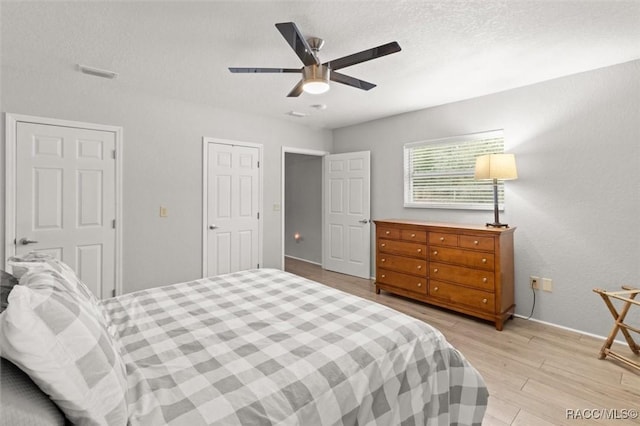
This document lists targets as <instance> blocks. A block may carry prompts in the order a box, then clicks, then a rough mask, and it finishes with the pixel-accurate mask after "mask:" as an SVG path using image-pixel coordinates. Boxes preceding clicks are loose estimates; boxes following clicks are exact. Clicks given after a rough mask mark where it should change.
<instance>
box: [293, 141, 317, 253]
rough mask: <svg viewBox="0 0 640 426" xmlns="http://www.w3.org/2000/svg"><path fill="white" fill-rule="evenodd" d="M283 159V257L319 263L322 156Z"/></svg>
mask: <svg viewBox="0 0 640 426" xmlns="http://www.w3.org/2000/svg"><path fill="white" fill-rule="evenodd" d="M285 156H286V157H285V182H286V184H285V196H284V199H285V236H284V241H285V243H284V245H285V254H286V255H287V256H292V257H296V258H298V259H304V260H308V261H310V262H314V263H322V157H320V156H315V155H304V154H294V153H287V154H285ZM296 232H298V233H299V234H300V236H301V238H300V239H299V240H298V241H295V240H294V238H293V235H294V234H295V233H296Z"/></svg>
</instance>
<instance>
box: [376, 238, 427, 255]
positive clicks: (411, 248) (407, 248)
mask: <svg viewBox="0 0 640 426" xmlns="http://www.w3.org/2000/svg"><path fill="white" fill-rule="evenodd" d="M378 250H380V252H381V253H391V254H399V255H404V256H412V257H419V258H422V259H426V258H427V246H426V245H425V244H419V243H408V242H406V241H396V240H383V239H380V240H378Z"/></svg>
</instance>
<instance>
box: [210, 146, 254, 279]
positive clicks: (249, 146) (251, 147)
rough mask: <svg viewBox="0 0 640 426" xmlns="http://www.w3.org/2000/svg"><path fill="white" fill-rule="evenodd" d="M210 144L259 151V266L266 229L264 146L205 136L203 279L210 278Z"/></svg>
mask: <svg viewBox="0 0 640 426" xmlns="http://www.w3.org/2000/svg"><path fill="white" fill-rule="evenodd" d="M210 143H219V144H224V145H232V146H244V147H248V148H257V149H258V162H259V167H258V174H259V176H260V184H259V185H258V186H259V188H258V192H259V194H258V211H259V212H260V213H261V214H260V216H259V218H258V264H259V265H261V266H262V265H263V253H262V252H263V250H262V247H263V245H262V244H263V240H264V238H263V229H264V226H263V224H264V209H263V204H264V167H263V166H264V161H263V151H264V147H263V145H262V144H259V143H254V142H241V141H236V140H230V139H220V138H212V137H207V136H203V137H202V229H201V231H202V278H205V277H207V276H208V269H209V265H208V261H207V260H208V256H209V245H208V242H207V233H208V230H209V225H208V223H207V218H208V207H209V144H210Z"/></svg>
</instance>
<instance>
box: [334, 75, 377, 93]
mask: <svg viewBox="0 0 640 426" xmlns="http://www.w3.org/2000/svg"><path fill="white" fill-rule="evenodd" d="M329 78H330V79H331V81H335V82H336V83H342V84H346V85H347V86H352V87H355V88H358V89H362V90H371V89H373V88H374V87H376V85H375V84H373V83H369V82H368V81H364V80H358V79H357V78H353V77H350V76H348V75H344V74H341V73H339V72H335V71H332V72H331V74H330V75H329Z"/></svg>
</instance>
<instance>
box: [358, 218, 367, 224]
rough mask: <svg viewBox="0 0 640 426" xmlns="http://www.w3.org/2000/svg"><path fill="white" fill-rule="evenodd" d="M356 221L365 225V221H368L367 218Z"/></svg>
mask: <svg viewBox="0 0 640 426" xmlns="http://www.w3.org/2000/svg"><path fill="white" fill-rule="evenodd" d="M358 222H360V223H363V224H365V225H366V224H367V223H369V219H362V220H359V221H358Z"/></svg>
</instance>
